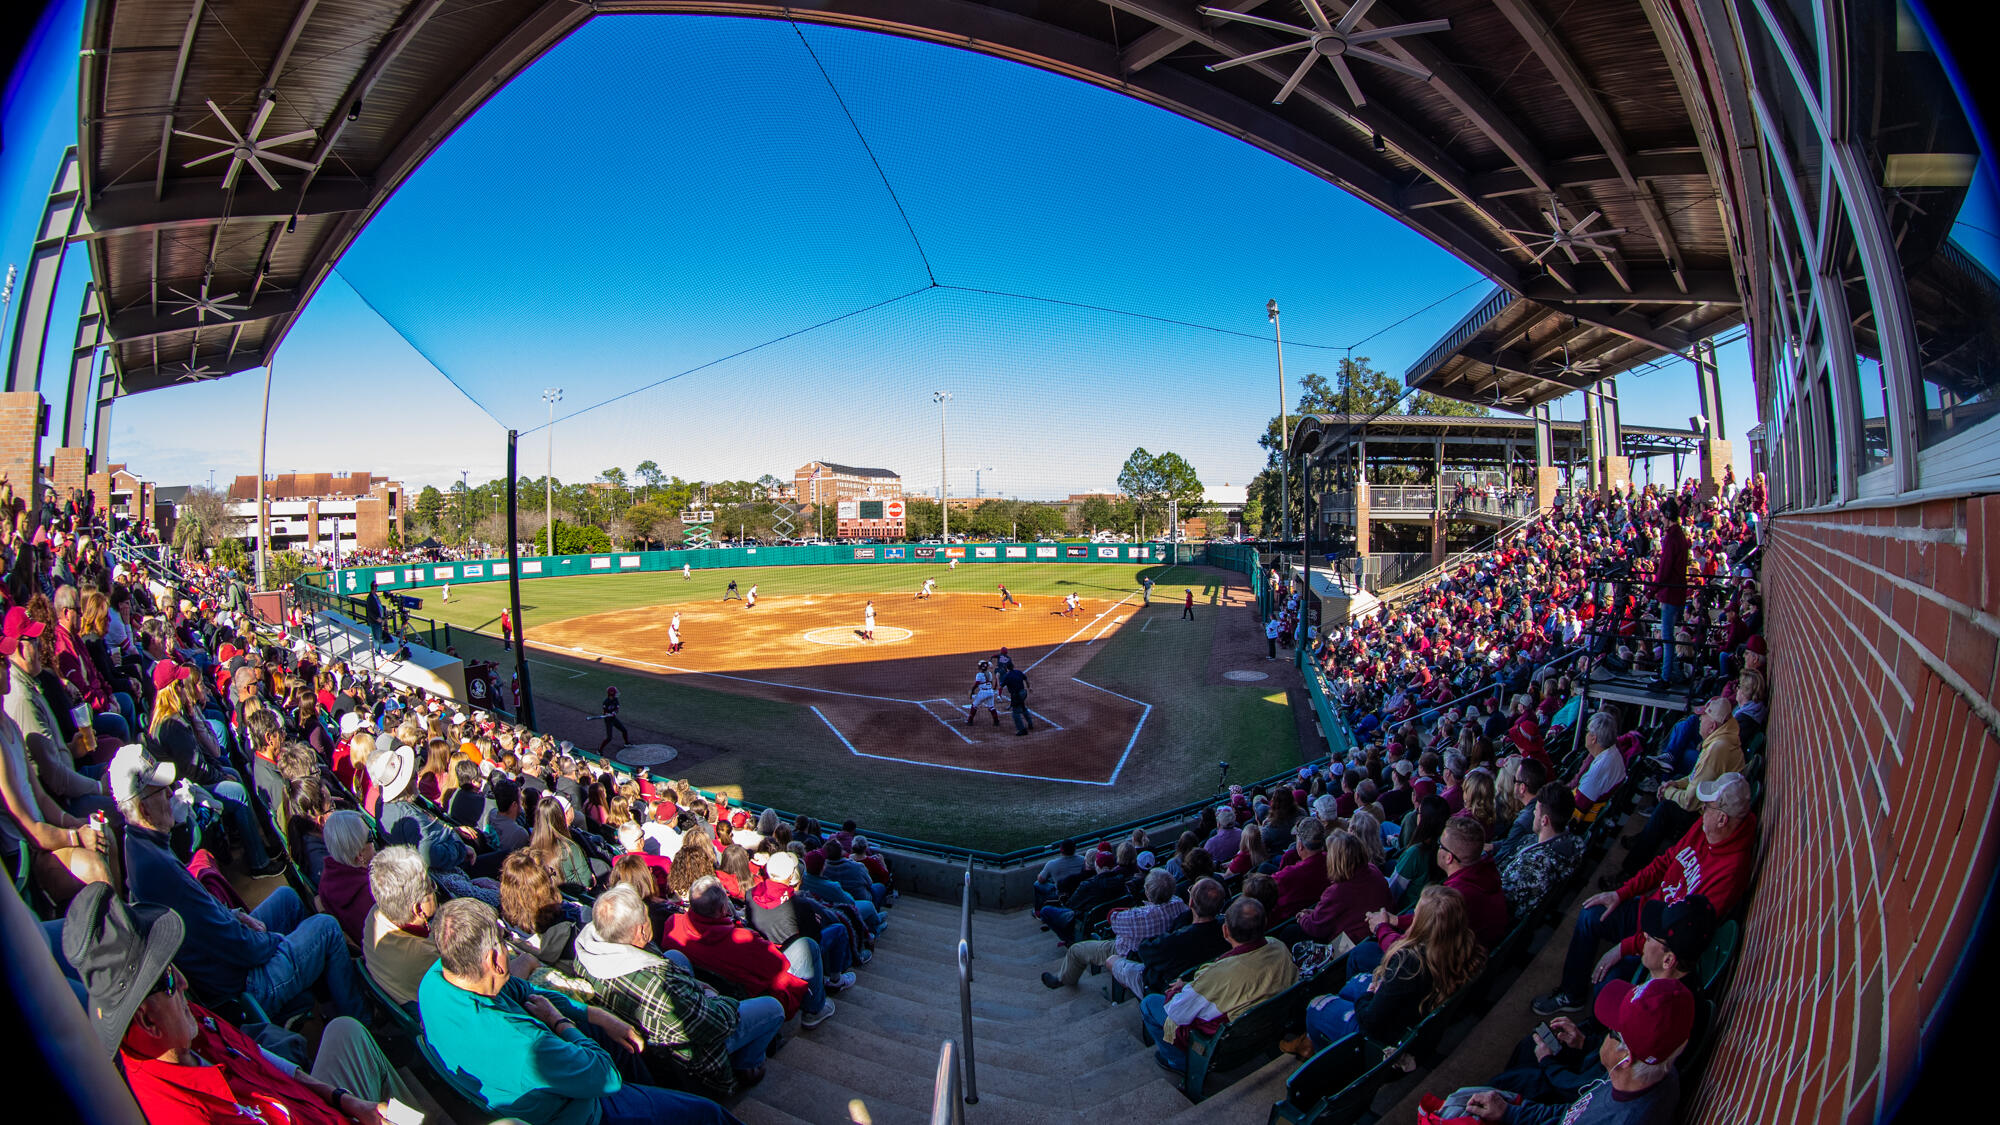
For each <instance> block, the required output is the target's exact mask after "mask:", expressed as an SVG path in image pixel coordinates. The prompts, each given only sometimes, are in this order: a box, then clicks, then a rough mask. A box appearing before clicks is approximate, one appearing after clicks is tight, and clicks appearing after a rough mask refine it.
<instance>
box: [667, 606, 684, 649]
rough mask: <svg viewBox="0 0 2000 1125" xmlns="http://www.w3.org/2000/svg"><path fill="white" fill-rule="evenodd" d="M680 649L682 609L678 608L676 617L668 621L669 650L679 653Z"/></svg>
mask: <svg viewBox="0 0 2000 1125" xmlns="http://www.w3.org/2000/svg"><path fill="white" fill-rule="evenodd" d="M680 650H681V611H680V610H678V609H677V610H675V611H674V619H673V620H672V621H670V622H668V623H667V652H668V653H669V654H676V653H679V652H680Z"/></svg>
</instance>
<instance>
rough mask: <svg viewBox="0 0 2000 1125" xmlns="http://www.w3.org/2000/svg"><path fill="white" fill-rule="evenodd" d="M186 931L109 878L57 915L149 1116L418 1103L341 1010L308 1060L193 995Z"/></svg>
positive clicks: (206, 1122)
mask: <svg viewBox="0 0 2000 1125" xmlns="http://www.w3.org/2000/svg"><path fill="white" fill-rule="evenodd" d="M185 937H186V929H185V927H184V926H183V925H182V923H181V917H180V915H179V914H176V913H174V912H173V911H171V910H165V911H156V912H149V914H147V915H146V916H141V915H138V914H135V913H134V912H133V911H132V910H131V909H130V908H129V907H127V906H126V905H125V904H124V903H123V902H120V901H119V900H118V898H117V897H116V896H115V895H114V894H112V892H111V887H110V885H109V884H106V883H93V884H91V885H90V886H88V887H85V888H84V889H83V891H82V892H81V893H80V894H78V895H77V896H76V898H75V899H74V900H73V901H71V903H70V908H69V913H68V914H67V915H66V916H65V918H64V921H63V955H64V956H65V957H67V958H68V959H69V962H70V964H71V965H73V966H75V967H76V970H77V973H78V975H79V976H81V977H82V978H83V983H84V988H85V989H86V990H87V991H88V992H89V994H90V1009H91V1020H92V1023H93V1024H94V1025H95V1028H96V1031H97V1038H98V1042H99V1044H100V1046H101V1049H102V1050H104V1051H105V1052H106V1053H107V1054H110V1055H112V1056H113V1057H115V1058H117V1059H118V1060H119V1061H120V1062H122V1063H123V1064H124V1071H125V1081H126V1084H127V1085H129V1086H130V1087H131V1089H132V1097H133V1100H135V1101H137V1102H138V1103H139V1111H140V1112H141V1113H142V1114H144V1115H145V1118H146V1120H147V1121H148V1122H151V1123H152V1125H210V1123H221V1122H241V1121H245V1120H248V1119H253V1118H256V1119H262V1120H264V1121H267V1122H277V1121H284V1122H290V1123H291V1125H350V1123H352V1125H380V1123H381V1121H382V1116H381V1115H382V1111H383V1110H384V1109H385V1108H387V1105H388V1102H389V1100H390V1099H392V1098H393V1099H395V1100H398V1101H401V1102H402V1103H403V1104H405V1105H415V1104H417V1100H416V1098H415V1097H414V1096H413V1095H412V1094H411V1092H410V1089H409V1087H408V1086H406V1085H405V1084H404V1083H403V1080H402V1078H401V1077H400V1076H399V1075H398V1074H397V1073H396V1069H395V1067H393V1066H391V1065H390V1063H389V1060H388V1059H386V1058H384V1057H383V1055H382V1049H381V1048H380V1047H378V1046H376V1044H375V1040H374V1039H373V1038H372V1037H371V1036H370V1035H369V1034H368V1029H367V1028H365V1027H363V1026H361V1025H360V1024H359V1023H357V1022H355V1021H354V1020H352V1019H350V1018H348V1017H346V1016H342V1017H340V1018H338V1019H335V1020H332V1021H330V1022H329V1023H327V1025H326V1028H325V1030H324V1031H323V1032H321V1035H320V1046H319V1055H318V1057H317V1058H316V1059H315V1060H314V1062H313V1065H312V1066H311V1067H310V1068H308V1067H302V1066H294V1065H293V1064H291V1063H289V1062H286V1061H284V1060H282V1059H280V1058H278V1057H277V1056H275V1055H271V1054H269V1053H267V1052H265V1051H264V1050H263V1049H262V1048H260V1047H259V1046H258V1045H257V1041H256V1040H254V1039H252V1038H250V1037H249V1036H247V1035H245V1034H244V1033H243V1032H241V1031H239V1030H237V1029H236V1028H235V1027H233V1026H231V1025H230V1024H229V1022H228V1021H227V1020H224V1019H223V1018H222V1017H220V1016H218V1015H216V1014H215V1013H213V1012H211V1011H209V1010H208V1009H206V1008H204V1007H202V1006H201V1005H199V1004H196V1003H194V1002H193V1001H192V1000H190V999H189V998H188V978H187V976H186V974H184V973H182V972H181V971H180V970H178V969H176V968H174V966H173V964H172V962H173V958H174V956H175V954H177V953H178V952H179V951H180V947H181V942H182V941H183V940H184V938H185Z"/></svg>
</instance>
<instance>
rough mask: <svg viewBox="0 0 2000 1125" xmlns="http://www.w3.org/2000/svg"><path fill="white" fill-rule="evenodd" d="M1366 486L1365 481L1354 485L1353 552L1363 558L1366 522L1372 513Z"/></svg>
mask: <svg viewBox="0 0 2000 1125" xmlns="http://www.w3.org/2000/svg"><path fill="white" fill-rule="evenodd" d="M1368 488H1369V485H1368V483H1367V482H1366V481H1363V482H1362V483H1360V484H1357V485H1355V486H1354V553H1355V554H1357V555H1359V556H1361V557H1362V558H1364V559H1365V558H1367V557H1368V549H1369V548H1368V539H1369V536H1368V523H1369V518H1370V516H1371V515H1372V514H1373V513H1372V510H1371V508H1370V505H1369V503H1368V501H1369V499H1370V497H1369V495H1368Z"/></svg>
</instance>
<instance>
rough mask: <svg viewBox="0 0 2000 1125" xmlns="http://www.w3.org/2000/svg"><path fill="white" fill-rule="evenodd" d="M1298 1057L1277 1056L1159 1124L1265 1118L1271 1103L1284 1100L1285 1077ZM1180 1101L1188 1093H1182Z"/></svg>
mask: <svg viewBox="0 0 2000 1125" xmlns="http://www.w3.org/2000/svg"><path fill="white" fill-rule="evenodd" d="M1298 1065H1299V1060H1298V1059H1296V1058H1294V1057H1292V1056H1291V1055H1279V1056H1278V1057H1277V1058H1275V1059H1272V1060H1271V1061H1270V1062H1267V1063H1265V1064H1264V1065H1263V1066H1260V1067H1258V1068H1257V1069H1256V1070H1254V1071H1251V1072H1250V1073H1249V1074H1246V1075H1244V1076H1243V1077H1241V1078H1238V1079H1237V1080H1236V1081H1235V1082H1232V1083H1230V1084H1229V1085H1228V1086H1226V1087H1224V1088H1222V1089H1221V1090H1214V1085H1213V1083H1210V1085H1209V1088H1210V1089H1211V1090H1214V1092H1213V1093H1211V1094H1210V1095H1209V1096H1208V1097H1207V1098H1206V1099H1204V1100H1203V1101H1202V1102H1201V1103H1200V1104H1199V1105H1190V1106H1187V1107H1186V1108H1185V1109H1183V1110H1182V1111H1181V1112H1180V1113H1178V1114H1175V1115H1174V1116H1172V1117H1168V1118H1165V1119H1164V1120H1163V1123H1162V1125H1165V1123H1166V1122H1172V1123H1173V1125H1197V1123H1203V1125H1205V1123H1207V1122H1211V1121H1265V1120H1268V1119H1269V1117H1270V1114H1271V1106H1272V1105H1274V1104H1275V1103H1277V1102H1281V1101H1284V1100H1285V1079H1287V1078H1290V1077H1291V1075H1292V1071H1294V1070H1296V1069H1297V1068H1298ZM1181 1100H1182V1102H1186V1101H1187V1096H1186V1095H1182V1096H1181Z"/></svg>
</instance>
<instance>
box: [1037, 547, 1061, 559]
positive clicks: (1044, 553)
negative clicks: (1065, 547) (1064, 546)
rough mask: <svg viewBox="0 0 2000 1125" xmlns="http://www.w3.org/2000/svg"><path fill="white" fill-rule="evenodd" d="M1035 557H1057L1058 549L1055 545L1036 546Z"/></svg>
mask: <svg viewBox="0 0 2000 1125" xmlns="http://www.w3.org/2000/svg"><path fill="white" fill-rule="evenodd" d="M1035 557H1036V558H1038V559H1052V558H1055V557H1056V549H1055V548H1054V547H1037V548H1035Z"/></svg>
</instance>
